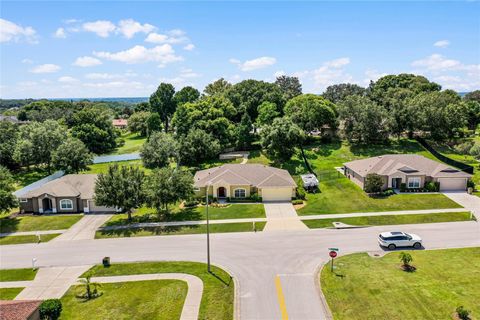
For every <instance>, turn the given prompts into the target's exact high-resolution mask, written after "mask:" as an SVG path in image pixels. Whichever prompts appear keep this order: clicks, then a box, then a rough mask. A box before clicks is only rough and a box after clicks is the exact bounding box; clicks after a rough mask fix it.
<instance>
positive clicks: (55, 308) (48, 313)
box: [39, 299, 62, 320]
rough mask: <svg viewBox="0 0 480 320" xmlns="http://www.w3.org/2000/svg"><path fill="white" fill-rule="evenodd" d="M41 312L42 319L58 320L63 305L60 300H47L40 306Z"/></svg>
mask: <svg viewBox="0 0 480 320" xmlns="http://www.w3.org/2000/svg"><path fill="white" fill-rule="evenodd" d="M39 312H40V319H43V320H57V319H58V318H60V313H62V303H61V302H60V300H59V299H47V300H45V301H43V302H42V304H41V305H40V308H39Z"/></svg>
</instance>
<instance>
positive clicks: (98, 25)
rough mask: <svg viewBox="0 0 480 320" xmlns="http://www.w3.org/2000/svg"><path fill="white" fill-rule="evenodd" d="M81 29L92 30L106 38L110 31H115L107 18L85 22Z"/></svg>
mask: <svg viewBox="0 0 480 320" xmlns="http://www.w3.org/2000/svg"><path fill="white" fill-rule="evenodd" d="M82 28H83V30H85V31H89V32H93V33H95V34H97V35H98V36H99V37H102V38H107V37H108V36H109V35H110V33H112V32H113V31H115V29H116V27H115V25H114V24H113V23H112V22H111V21H108V20H97V21H94V22H85V23H84V24H83V25H82Z"/></svg>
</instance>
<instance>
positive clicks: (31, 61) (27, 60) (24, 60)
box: [22, 58, 33, 64]
mask: <svg viewBox="0 0 480 320" xmlns="http://www.w3.org/2000/svg"><path fill="white" fill-rule="evenodd" d="M22 63H25V64H32V63H33V60H31V59H28V58H25V59H23V60H22Z"/></svg>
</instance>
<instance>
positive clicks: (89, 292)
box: [79, 274, 102, 300]
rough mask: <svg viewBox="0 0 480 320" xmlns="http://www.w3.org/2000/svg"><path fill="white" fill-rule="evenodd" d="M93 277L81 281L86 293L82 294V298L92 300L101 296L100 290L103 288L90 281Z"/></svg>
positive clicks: (89, 276) (88, 276)
mask: <svg viewBox="0 0 480 320" xmlns="http://www.w3.org/2000/svg"><path fill="white" fill-rule="evenodd" d="M91 278H92V275H90V274H88V275H87V276H86V277H85V278H83V279H80V280H79V282H80V283H81V284H82V286H83V288H84V289H85V291H84V292H83V294H81V296H82V298H85V299H87V300H90V299H92V298H96V297H98V296H99V292H98V289H99V288H101V287H102V285H101V284H100V283H97V282H91V281H90V279H91Z"/></svg>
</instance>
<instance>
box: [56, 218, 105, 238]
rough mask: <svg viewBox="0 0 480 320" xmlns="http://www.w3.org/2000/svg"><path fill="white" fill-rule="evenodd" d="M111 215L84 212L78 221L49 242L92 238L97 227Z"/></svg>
mask: <svg viewBox="0 0 480 320" xmlns="http://www.w3.org/2000/svg"><path fill="white" fill-rule="evenodd" d="M112 216H113V214H86V215H84V216H83V218H82V219H80V221H78V222H77V223H75V224H74V225H73V226H71V227H70V229H68V230H67V231H66V232H64V233H63V234H61V235H59V236H58V237H56V238H55V239H53V240H52V241H51V242H58V241H69V240H89V239H94V238H95V232H96V231H97V229H98V228H99V227H100V226H102V225H103V224H104V223H105V222H107V221H108V220H109V219H110V218H111V217H112Z"/></svg>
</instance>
